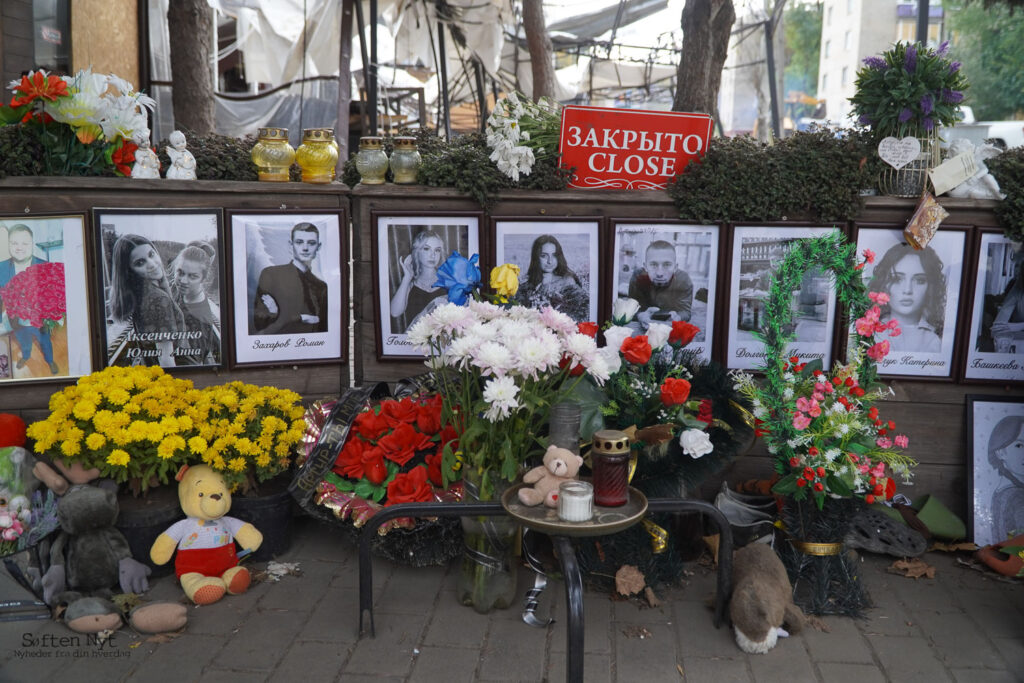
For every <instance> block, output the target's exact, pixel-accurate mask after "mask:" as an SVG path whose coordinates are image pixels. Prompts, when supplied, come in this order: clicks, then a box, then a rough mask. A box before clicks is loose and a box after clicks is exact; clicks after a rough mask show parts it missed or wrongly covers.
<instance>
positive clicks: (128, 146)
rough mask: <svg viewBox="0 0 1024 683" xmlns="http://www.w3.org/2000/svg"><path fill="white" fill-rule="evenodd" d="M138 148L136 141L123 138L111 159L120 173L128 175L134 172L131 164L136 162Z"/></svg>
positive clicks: (116, 170) (115, 169)
mask: <svg viewBox="0 0 1024 683" xmlns="http://www.w3.org/2000/svg"><path fill="white" fill-rule="evenodd" d="M138 148H139V146H138V145H136V144H135V143H134V142H130V141H129V140H125V139H122V140H121V145H120V146H119V147H118V148H117V149H115V150H114V151H113V152H112V153H111V155H110V161H111V163H113V164H114V171H115V172H116V173H117V174H118V175H122V176H125V177H128V176H130V175H131V174H132V167H131V166H130V165H129V164H132V163H134V162H135V151H136V150H137V149H138Z"/></svg>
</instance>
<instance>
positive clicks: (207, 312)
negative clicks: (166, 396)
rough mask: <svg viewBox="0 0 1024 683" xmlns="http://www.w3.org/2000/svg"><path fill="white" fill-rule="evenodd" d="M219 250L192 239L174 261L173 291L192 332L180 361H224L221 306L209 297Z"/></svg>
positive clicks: (210, 362)
mask: <svg viewBox="0 0 1024 683" xmlns="http://www.w3.org/2000/svg"><path fill="white" fill-rule="evenodd" d="M216 258H217V251H216V249H214V248H213V246H212V245H211V244H210V243H209V242H205V241H202V240H196V241H194V242H189V243H188V244H187V245H185V247H184V248H183V249H182V250H181V251H179V252H178V255H177V256H176V257H174V260H173V261H172V262H171V278H172V280H171V291H172V293H173V294H174V301H175V303H176V304H177V305H178V308H179V309H180V310H181V313H182V315H183V316H184V321H185V329H186V330H187V331H188V332H189V333H190V337H189V351H188V354H187V355H185V356H182V355H180V354H179V356H178V364H179V365H183V364H188V365H218V364H219V363H220V361H221V333H220V306H219V305H218V304H217V302H215V301H214V300H213V299H211V298H210V296H209V294H210V289H211V287H213V288H216V281H215V278H216V268H215V263H216Z"/></svg>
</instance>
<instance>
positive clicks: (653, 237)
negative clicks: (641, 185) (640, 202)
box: [605, 218, 724, 361]
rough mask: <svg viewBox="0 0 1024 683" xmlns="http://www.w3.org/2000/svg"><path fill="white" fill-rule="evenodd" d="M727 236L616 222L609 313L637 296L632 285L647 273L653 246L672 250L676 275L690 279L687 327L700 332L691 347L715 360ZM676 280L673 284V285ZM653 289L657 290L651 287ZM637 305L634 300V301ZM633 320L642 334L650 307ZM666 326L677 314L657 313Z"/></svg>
mask: <svg viewBox="0 0 1024 683" xmlns="http://www.w3.org/2000/svg"><path fill="white" fill-rule="evenodd" d="M723 233H724V230H723V229H722V226H721V225H719V224H717V223H708V224H700V223H685V222H682V221H674V220H640V219H624V218H623V219H614V220H613V221H612V235H613V244H612V249H611V257H610V258H609V259H608V261H609V263H608V275H607V284H606V286H605V290H606V292H607V296H608V299H609V308H610V307H611V304H612V302H614V301H615V300H616V299H619V298H623V297H629V295H630V292H631V285H632V287H633V294H637V293H638V292H637V287H638V286H639V285H636V284H633V283H635V282H636V281H637V280H638V279H639V278H640V277H642V276H643V274H644V273H646V268H645V265H644V260H645V254H646V252H647V250H648V248H649V247H650V245H651V244H652V243H653V242H655V241H663V242H667V243H669V244H671V245H672V248H673V250H674V252H675V261H676V269H677V270H680V271H683V272H684V273H686V275H687V277H688V278H689V280H690V291H691V296H690V302H689V303H690V310H689V316H688V317H687V316H682V317H684V318H686V321H687V322H690V323H691V324H693V325H696V326H697V327H698V328H700V332H699V333H698V334H697V336H696V337H694V340H693V341H692V342H691V343H690V345H689V346H688V347H687V348H688V349H690V350H692V351H693V352H694V353H696V354H697V356H698V357H699V358H701V359H702V360H705V361H709V360H711V358H712V357H713V356H714V355H715V351H716V345H717V342H718V336H717V334H716V330H717V329H718V327H717V325H716V323H717V316H718V309H719V308H720V305H719V301H720V298H721V297H720V293H721V291H722V267H721V255H722V253H723V238H724V234H723ZM674 280H675V276H674V275H673V278H672V281H670V283H669V284H671V283H672V282H674ZM650 286H651V287H653V285H650ZM630 298H634V299H636V297H630ZM638 303H641V308H640V311H639V312H638V317H636V318H635V320H636V324H637V325H638V326H639V327H640V328H643V327H644V325H643V323H642V322H641V318H640V314H641V313H643V312H645V311H646V310H647V309H648V308H649V307H648V306H643V305H642V304H643V303H646V302H640V301H638ZM658 313H659V314H661V315H662V318H663V320H662V321H663V322H667V323H670V322H671V320H672V319H673V318H674V315H675V314H673V313H668V318H667V319H664V317H665V314H666V311H659V312H658Z"/></svg>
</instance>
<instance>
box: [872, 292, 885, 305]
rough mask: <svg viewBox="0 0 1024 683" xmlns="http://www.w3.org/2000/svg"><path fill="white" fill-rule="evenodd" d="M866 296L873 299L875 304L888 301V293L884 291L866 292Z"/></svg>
mask: <svg viewBox="0 0 1024 683" xmlns="http://www.w3.org/2000/svg"><path fill="white" fill-rule="evenodd" d="M868 298H869V299H871V300H872V301H874V302H875V303H876V304H887V303H889V295H888V294H886V293H885V292H868Z"/></svg>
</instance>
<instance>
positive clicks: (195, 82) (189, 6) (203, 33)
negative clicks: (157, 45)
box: [167, 0, 214, 135]
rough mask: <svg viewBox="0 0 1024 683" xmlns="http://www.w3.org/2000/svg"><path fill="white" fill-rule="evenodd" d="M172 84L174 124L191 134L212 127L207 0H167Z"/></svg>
mask: <svg viewBox="0 0 1024 683" xmlns="http://www.w3.org/2000/svg"><path fill="white" fill-rule="evenodd" d="M167 25H168V28H169V32H170V42H171V79H172V80H173V82H174V87H173V91H172V95H171V101H172V102H173V103H174V125H175V127H176V128H180V129H183V130H187V131H189V132H190V133H192V134H194V135H209V134H210V133H212V132H213V130H214V103H213V75H212V73H211V70H210V43H211V41H212V38H213V9H211V8H210V5H209V3H208V2H207V0H171V2H170V3H169V6H168V9H167Z"/></svg>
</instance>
